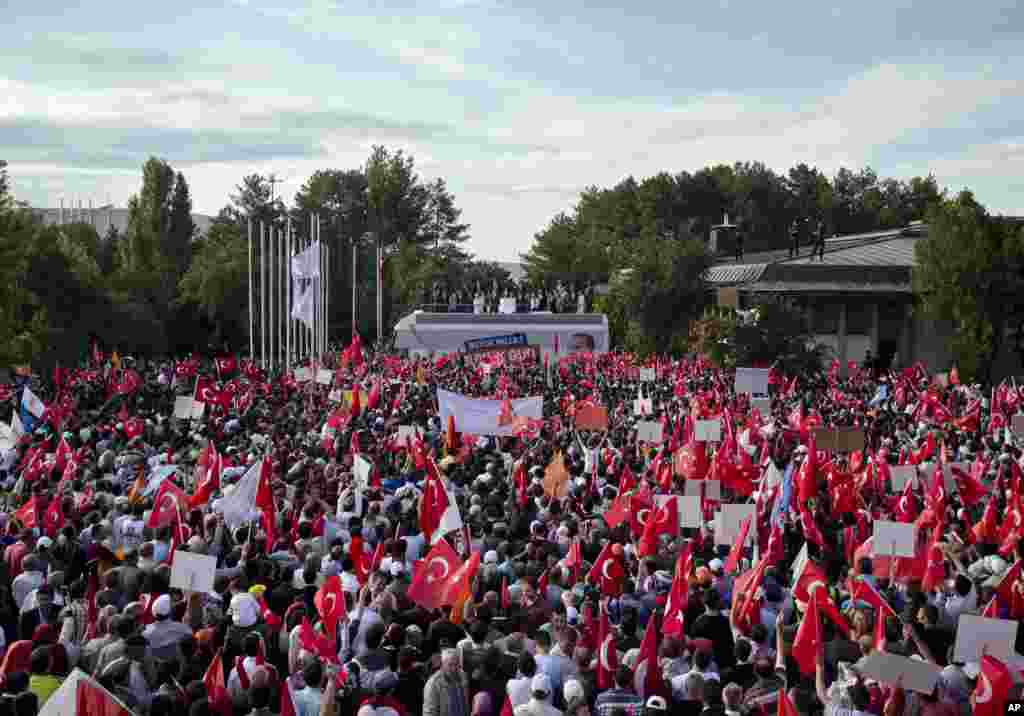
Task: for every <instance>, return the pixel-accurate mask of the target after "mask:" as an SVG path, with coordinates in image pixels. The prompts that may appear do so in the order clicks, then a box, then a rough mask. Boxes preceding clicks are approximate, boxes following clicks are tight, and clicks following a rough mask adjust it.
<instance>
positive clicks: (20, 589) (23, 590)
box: [11, 571, 46, 610]
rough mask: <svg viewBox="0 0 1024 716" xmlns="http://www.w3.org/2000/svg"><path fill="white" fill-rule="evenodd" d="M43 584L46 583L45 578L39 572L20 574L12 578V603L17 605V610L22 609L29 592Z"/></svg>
mask: <svg viewBox="0 0 1024 716" xmlns="http://www.w3.org/2000/svg"><path fill="white" fill-rule="evenodd" d="M44 582H46V577H44V576H43V573H42V572H39V571H33V572H22V573H21V574H19V575H18V576H17V577H15V578H14V581H13V582H12V583H11V592H12V593H13V595H14V603H15V604H17V605H18V609H19V610H21V609H22V607H23V605H24V603H25V598H26V597H28V595H29V592H34V591H35V590H36V589H38V588H39V587H41V586H42V585H43V583H44Z"/></svg>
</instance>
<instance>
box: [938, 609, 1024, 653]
mask: <svg viewBox="0 0 1024 716" xmlns="http://www.w3.org/2000/svg"><path fill="white" fill-rule="evenodd" d="M1016 641H1017V622H1016V621H1010V620H1009V619H988V618H986V617H979V616H975V615H974V614H961V615H960V621H959V623H958V624H957V627H956V644H955V645H954V646H953V661H959V662H963V663H965V664H966V663H967V662H970V661H974V662H978V661H981V651H982V649H984V650H985V653H987V654H988V655H989V656H992V657H995V658H996V659H999V660H1000V661H1002V662H1007V661H1010V660H1015V659H1017V658H1018V657H1017V655H1016V654H1015V653H1014V651H1013V646H1014V643H1015V642H1016Z"/></svg>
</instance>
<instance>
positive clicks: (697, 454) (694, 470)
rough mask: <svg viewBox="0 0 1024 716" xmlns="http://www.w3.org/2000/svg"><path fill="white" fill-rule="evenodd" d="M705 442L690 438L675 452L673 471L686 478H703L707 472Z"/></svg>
mask: <svg viewBox="0 0 1024 716" xmlns="http://www.w3.org/2000/svg"><path fill="white" fill-rule="evenodd" d="M704 446H705V443H699V442H696V441H693V440H691V441H690V442H689V443H687V444H686V445H684V446H683V447H681V448H680V449H679V451H678V452H677V453H676V454H675V461H674V462H675V472H676V474H677V475H681V476H682V477H685V478H686V479H687V480H703V479H704V476H705V475H706V474H707V472H708V454H707V451H706V449H705V447H704Z"/></svg>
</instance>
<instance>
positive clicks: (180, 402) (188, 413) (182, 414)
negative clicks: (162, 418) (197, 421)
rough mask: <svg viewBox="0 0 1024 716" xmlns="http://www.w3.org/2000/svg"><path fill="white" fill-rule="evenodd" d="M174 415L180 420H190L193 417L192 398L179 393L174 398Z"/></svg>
mask: <svg viewBox="0 0 1024 716" xmlns="http://www.w3.org/2000/svg"><path fill="white" fill-rule="evenodd" d="M174 417H176V418H177V419H178V420H188V419H189V418H191V417H192V398H190V397H189V396H187V395H179V396H178V397H177V398H175V399H174Z"/></svg>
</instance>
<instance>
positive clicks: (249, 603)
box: [228, 592, 262, 628]
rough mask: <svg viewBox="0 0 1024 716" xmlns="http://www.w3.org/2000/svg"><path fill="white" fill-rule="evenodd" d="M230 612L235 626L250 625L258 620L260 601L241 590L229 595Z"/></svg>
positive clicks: (260, 610)
mask: <svg viewBox="0 0 1024 716" xmlns="http://www.w3.org/2000/svg"><path fill="white" fill-rule="evenodd" d="M228 612H229V613H230V614H231V621H232V622H233V623H234V625H235V626H239V627H243V628H245V627H251V626H252V625H253V624H255V623H256V622H258V621H259V620H260V613H261V612H262V609H261V608H260V603H259V602H258V601H256V597H254V596H253V595H251V594H249V593H248V592H241V593H239V594H236V595H235V596H233V597H231V604H230V605H229V606H228Z"/></svg>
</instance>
